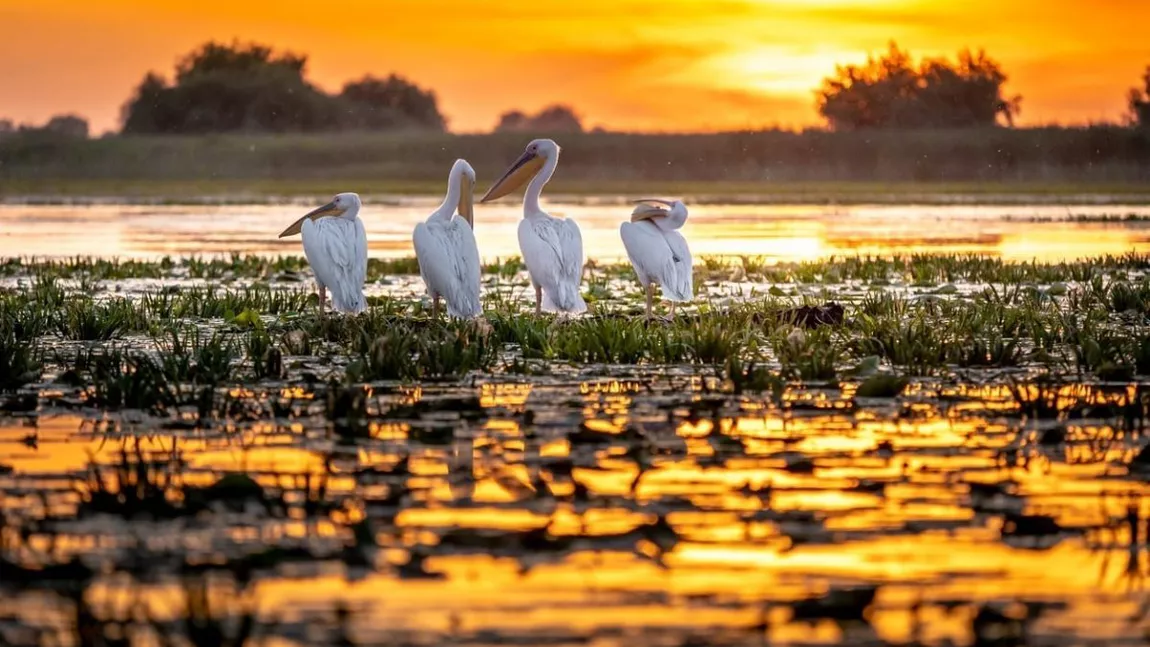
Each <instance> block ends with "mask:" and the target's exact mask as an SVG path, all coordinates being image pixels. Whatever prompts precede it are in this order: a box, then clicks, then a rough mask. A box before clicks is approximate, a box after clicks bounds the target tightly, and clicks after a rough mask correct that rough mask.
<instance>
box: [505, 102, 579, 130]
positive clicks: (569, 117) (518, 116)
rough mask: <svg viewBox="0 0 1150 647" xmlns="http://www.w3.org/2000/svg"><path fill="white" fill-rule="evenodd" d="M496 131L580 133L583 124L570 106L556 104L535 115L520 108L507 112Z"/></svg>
mask: <svg viewBox="0 0 1150 647" xmlns="http://www.w3.org/2000/svg"><path fill="white" fill-rule="evenodd" d="M495 132H533V133H580V132H583V124H582V122H581V121H580V120H579V115H577V114H575V111H574V110H572V109H571V108H570V107H568V106H565V105H562V104H554V105H551V106H548V107H546V108H544V109H543V110H540V111H539V112H538V113H536V114H535V115H534V116H531V115H527V114H524V113H523V112H520V111H518V110H512V111H509V112H505V113H503V114H502V115H500V117H499V123H498V124H496V125H495Z"/></svg>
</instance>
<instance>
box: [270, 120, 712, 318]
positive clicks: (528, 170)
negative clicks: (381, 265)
mask: <svg viewBox="0 0 1150 647" xmlns="http://www.w3.org/2000/svg"><path fill="white" fill-rule="evenodd" d="M558 165H559V145H558V144H556V143H555V142H554V141H552V140H550V139H536V140H534V141H532V142H531V143H530V144H528V145H527V148H526V150H524V151H523V154H522V155H520V156H519V159H517V160H515V162H514V163H513V164H512V165H511V166H510V167H509V168H508V169H507V171H506V172H505V173H504V174H503V176H502V177H500V178H499V179H498V180H497V181H496V182H495V184H493V185H491V188H490V189H488V190H487V193H486V194H485V195H484V196H483V198H481V199H480V202H490V201H492V200H496V199H498V198H501V197H503V196H505V195H507V194H509V193H511V192H512V191H514V190H516V189H518V188H520V187H522V186H523V185H524V184H527V190H526V191H525V192H524V194H523V220H521V221H520V222H519V250H520V252H521V253H522V255H523V262H524V264H525V265H526V266H527V273H528V274H529V275H530V277H531V285H532V286H533V287H534V288H535V313H536V314H539V313H541V312H542V311H543V310H547V311H549V312H561V313H567V314H579V313H582V312H585V311H586V310H587V304H586V303H585V302H584V301H583V296H582V295H581V294H580V289H579V288H580V284H581V283H582V279H583V236H582V234H581V233H580V232H579V225H577V224H575V221H574V220H571V219H570V218H556V217H554V216H551V215H549V214H548V213H547V212H545V211H543V210H542V209H541V208H540V207H539V198H540V196H541V195H542V193H543V187H544V186H545V185H546V184H547V182H548V181H549V180H550V179H551V176H552V175H554V174H555V169H556V167H557V166H558ZM474 187H475V170H474V169H472V168H471V165H470V164H468V163H467V161H466V160H462V159H460V160H456V161H455V164H454V166H452V167H451V173H450V175H449V176H448V180H447V195H446V197H444V199H443V203H442V204H440V206H439V208H438V209H436V210H435V211H434V212H432V214H431V215H430V216H428V218H427V220H426V221H425V222H421V223H419V224H418V225H416V226H415V230H414V231H413V232H412V237H411V238H412V243H413V245H414V247H415V255H416V258H417V259H418V261H419V274H420V276H421V277H423V282H424V284H425V285H426V286H427V293H428V294H429V295H430V296H431V298H432V315H433V316H436V317H437V316H438V315H439V300H440V299H441V298H442V299H443V300H444V301H446V302H447V314H448V316H451V317H456V318H472V317H477V316H479V315H480V314H482V312H483V308H482V304H481V302H480V295H479V293H480V289H479V273H480V266H479V248H478V246H477V245H476V243H475V232H474V226H475V218H474V210H473V197H472V196H473V190H474ZM638 202H639V204H638V206H637V207H635V210H634V211H633V212H632V214H631V221H630V222H624V223H623V224H622V225H621V226H620V227H619V236H620V237H621V238H622V239H623V246H624V247H625V248H626V249H627V257H628V258H629V259H630V260H631V265H632V266H633V267H634V268H635V274H636V275H637V276H638V278H639V282H640V284H642V285H643V288H644V290H645V291H646V294H647V316H648V317H650V316H651V310H652V302H653V300H654V286H655V284H656V283H657V284H659V285H660V286H661V287H662V289H663V297H664V298H666V299H667V300H668V301H670V302H671V316H672V317H673V316H674V315H675V303H676V302H683V301H690V300H691V299H692V296H693V289H692V282H691V278H692V277H691V272H692V268H691V251H690V249H688V247H687V241H686V239H685V238H683V235H682V234H681V233H679V231H678V230H679V229H680V228H682V226H683V224H684V223H685V222H686V221H687V207H686V206H685V205H684V204H683V203H682V202H680V201H678V200H676V201H673V202H670V201H666V200H660V199H654V198H651V199H645V200H640V201H638ZM360 206H361V204H360V200H359V196H358V195H356V194H355V193H341V194H339V195H337V196H335V198H334V199H333V200H332V201H331V202H329V203H327V204H325V205H323V206H322V207H319V208H318V209H315V210H314V211H311V212H309V213H308V214H306V215H304V216H303V217H302V218H300V219H299V220H297V221H295V222H294V223H292V225H291V226H290V227H288V228H287V229H285V230H284V231H283V233H281V234H280V236H279V237H280V238H284V237H285V236H292V235H295V234H299V233H302V234H303V251H304V255H305V256H306V257H307V260H308V263H309V264H310V265H311V267H312V270H313V271H314V272H315V281H316V285H317V286H318V288H319V309H320V314H321V315H322V314H323V311H324V300H325V298H326V294H327V291H328V290H331V302H332V307H333V308H334V309H335V310H337V311H339V312H346V313H350V314H357V313H360V312H363V311H364V310H365V309H366V308H367V299H366V298H365V297H364V294H363V283H364V280H365V279H366V277H367V234H366V233H365V231H364V227H363V221H361V220H360V219H359V209H360ZM457 213H458V216H456V214H457Z"/></svg>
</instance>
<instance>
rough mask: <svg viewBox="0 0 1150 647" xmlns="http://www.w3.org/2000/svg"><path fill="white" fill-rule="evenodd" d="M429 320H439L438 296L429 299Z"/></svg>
mask: <svg viewBox="0 0 1150 647" xmlns="http://www.w3.org/2000/svg"><path fill="white" fill-rule="evenodd" d="M431 318H432V319H439V295H438V294H437V295H435V296H434V297H432V298H431Z"/></svg>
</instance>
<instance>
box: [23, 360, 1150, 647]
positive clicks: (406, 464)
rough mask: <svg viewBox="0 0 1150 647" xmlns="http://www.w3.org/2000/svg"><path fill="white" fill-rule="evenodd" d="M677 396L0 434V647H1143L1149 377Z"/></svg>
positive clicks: (389, 401) (428, 395)
mask: <svg viewBox="0 0 1150 647" xmlns="http://www.w3.org/2000/svg"><path fill="white" fill-rule="evenodd" d="M685 383H689V382H685V381H684V380H683V379H681V378H680V379H672V378H667V377H663V376H658V375H642V374H636V375H635V376H633V377H628V378H623V379H595V380H586V381H568V382H564V381H559V380H555V379H549V380H548V379H543V378H539V379H536V380H534V381H522V382H516V381H497V380H490V381H488V382H486V383H483V384H479V385H476V386H475V387H474V388H470V387H468V388H459V387H451V386H444V385H438V386H433V385H425V386H423V387H419V388H405V387H395V388H391V387H377V388H374V389H371V390H370V391H369V392H368V398H369V401H368V403H367V406H366V410H367V411H368V417H369V418H370V419H371V425H370V432H369V433H368V434H366V435H352V436H347V435H344V434H346V433H349V432H347V431H341V429H347V427H346V426H344V427H341V426H340V425H341V424H343V423H338V422H337V421H336V420H335V419H333V418H332V417H331V416H330V415H329V413H330V411H328V412H326V413H325V411H327V410H326V409H325V408H324V405H322V404H320V403H322V402H326V401H329V398H328V396H327V394H324V393H317V394H313V393H311V392H310V391H306V390H304V392H302V393H295V394H294V395H295V396H299V397H298V399H299V400H301V401H304V402H312V403H315V406H311V405H309V406H306V407H301V408H298V409H296V410H295V413H294V414H293V415H292V416H290V417H289V418H288V419H276V418H273V417H270V416H269V417H264V418H262V419H261V418H258V417H255V418H256V419H253V420H251V421H247V422H243V423H240V422H235V423H234V424H232V425H230V426H222V425H214V424H213V425H206V424H205V425H203V427H202V428H188V427H186V426H176V427H174V428H165V427H163V426H161V425H158V424H148V423H147V421H146V420H141V419H139V417H138V416H124V417H123V418H121V417H119V416H115V415H109V416H107V417H102V418H99V419H95V420H93V419H88V418H85V417H82V416H77V415H74V414H63V413H61V412H58V411H56V412H54V411H53V410H51V407H50V406H49V407H48V409H47V410H46V412H45V413H44V414H43V415H41V416H40V417H34V418H30V419H28V420H19V419H14V418H4V419H2V421H0V515H2V518H3V520H4V524H3V526H0V570H2V572H3V573H4V577H3V578H0V591H2V592H3V595H2V596H0V638H2V639H3V640H4V641H5V642H6V643H8V644H45V643H52V644H141V645H143V644H197V645H199V644H202V645H209V644H211V645H218V644H236V645H238V644H244V643H245V642H246V641H248V640H255V639H256V638H257V637H263V638H264V639H267V640H270V641H271V642H277V643H280V644H356V643H371V644H396V645H398V644H411V643H428V644H443V643H447V642H463V643H468V644H480V645H483V644H500V643H506V642H507V641H514V642H516V643H517V644H527V643H534V642H547V643H548V644H587V643H593V644H603V645H624V644H628V645H662V644H694V643H691V641H692V640H703V639H705V640H706V641H709V642H710V643H711V644H716V643H717V644H760V643H761V642H762V641H764V640H768V639H769V640H770V641H771V642H772V643H783V644H795V643H804V644H810V643H816V644H817V643H833V642H839V641H845V642H859V641H885V642H887V643H891V642H897V643H905V642H908V641H920V642H923V643H926V644H946V643H947V642H948V641H949V642H951V643H958V644H971V643H976V642H978V641H979V640H981V639H985V638H987V637H988V636H991V635H1007V636H1009V635H1013V633H1019V635H1021V634H1022V633H1025V634H1026V635H1028V636H1030V637H1031V639H1032V640H1034V641H1036V642H1040V643H1043V644H1060V641H1061V642H1067V643H1069V642H1072V641H1076V640H1082V641H1095V642H1097V643H1104V642H1105V641H1108V640H1114V639H1117V638H1119V637H1125V636H1128V635H1130V633H1131V632H1132V631H1136V632H1141V631H1142V630H1143V629H1144V628H1148V627H1150V624H1148V622H1150V620H1148V619H1147V618H1145V617H1144V616H1145V609H1146V608H1150V607H1147V603H1148V602H1150V598H1148V597H1147V596H1146V595H1145V594H1144V588H1143V585H1144V582H1145V577H1146V574H1147V571H1148V570H1150V565H1148V562H1150V558H1148V556H1147V555H1146V554H1145V550H1144V548H1145V546H1146V544H1147V541H1148V539H1150V521H1148V520H1150V505H1148V503H1150V499H1148V498H1147V495H1148V494H1150V492H1148V491H1147V481H1146V479H1145V476H1144V474H1145V473H1146V472H1145V470H1146V467H1145V463H1147V462H1150V461H1146V460H1145V459H1136V458H1134V455H1135V454H1137V450H1138V448H1139V447H1140V446H1141V445H1142V444H1143V441H1142V440H1141V437H1142V434H1144V432H1145V429H1144V428H1143V424H1144V423H1143V422H1142V421H1144V420H1145V414H1146V411H1145V410H1144V406H1145V405H1144V402H1145V400H1146V394H1147V392H1148V391H1147V387H1146V386H1145V385H1133V386H1114V387H1110V386H1103V387H1092V386H1084V385H1072V386H1066V385H1058V384H1048V383H1036V384H1033V385H1024V386H1022V387H1015V386H1009V385H1001V384H991V385H979V386H971V385H963V384H942V383H930V382H921V383H918V384H916V385H914V386H913V387H912V388H911V389H909V390H908V391H907V393H908V395H907V396H906V399H905V400H904V401H903V402H901V403H897V402H895V401H894V400H891V401H889V402H888V403H887V404H880V403H871V404H869V405H867V406H866V407H856V406H850V407H848V406H845V404H847V403H849V402H850V397H851V396H850V393H851V390H850V389H845V390H839V389H802V388H792V389H791V390H789V391H788V392H787V393H785V394H784V397H783V398H781V399H779V400H772V399H767V398H757V397H749V396H735V395H732V394H728V393H722V392H717V391H715V390H714V389H713V388H707V389H703V390H690V389H687V390H684V389H683V385H684V384H685ZM257 391H258V389H257ZM277 392H278V391H273V393H277ZM261 396H262V394H261V393H256V394H255V397H254V399H255V400H256V401H257V402H259V401H261V399H262V401H266V400H267V398H261ZM1036 402H1046V403H1049V407H1050V409H1049V411H1046V410H1044V409H1041V408H1035V404H1034V403H1036ZM49 404H50V403H49ZM267 406H268V407H270V406H271V405H270V404H269V405H267ZM269 410H270V409H269ZM129 419H130V420H131V422H129ZM1052 430H1056V431H1052Z"/></svg>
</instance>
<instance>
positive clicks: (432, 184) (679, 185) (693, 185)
mask: <svg viewBox="0 0 1150 647" xmlns="http://www.w3.org/2000/svg"><path fill="white" fill-rule="evenodd" d="M480 184H481V185H482V184H483V181H481V182H480ZM485 186H486V185H484V186H483V187H481V188H484V187H485ZM547 188H548V194H549V195H551V196H552V198H553V199H554V198H562V197H563V196H570V197H573V198H579V197H583V196H596V195H620V196H632V197H634V196H662V195H671V196H684V197H685V198H687V199H690V200H692V201H693V202H696V203H700V202H727V201H734V202H754V203H758V204H843V205H849V204H905V203H907V202H908V201H913V202H915V203H919V204H950V203H953V202H954V201H956V200H958V199H961V200H963V201H964V203H973V204H1003V203H1005V204H1011V203H1016V202H1023V201H1026V202H1044V201H1057V202H1059V203H1075V202H1082V203H1092V202H1094V200H1095V196H1099V195H1101V196H1107V197H1109V198H1111V199H1113V200H1115V201H1121V202H1122V203H1124V204H1139V205H1140V204H1150V185H1148V184H1147V183H1146V182H1138V181H1131V182H1075V181H1066V182H1062V181H1022V180H1020V181H1010V182H978V181H968V182H938V181H853V182H852V181H821V182H819V181H806V182H775V181H770V180H763V181H756V180H712V181H699V180H657V179H656V180H647V179H636V180H611V179H603V180H579V179H562V178H556V179H555V180H553V181H552V182H551V183H549V184H548V185H547ZM341 191H355V192H357V193H359V194H361V195H363V196H365V198H370V197H371V196H380V195H426V196H433V195H440V194H441V193H443V191H444V183H443V182H442V181H439V180H436V179H427V180H397V179H381V178H378V177H358V176H348V177H341V178H335V179H322V180H317V179H291V178H284V179H267V178H258V179H250V180H245V179H215V178H213V179H145V178H128V179H119V178H109V179H84V178H72V179H70V178H51V179H48V178H43V179H41V178H14V179H11V180H5V181H3V183H0V201H7V202H12V201H22V200H25V199H31V200H34V201H37V202H55V201H60V200H74V199H84V198H120V199H124V200H128V201H145V202H149V203H153V202H158V203H162V204H196V203H201V202H213V203H230V204H258V203H264V202H274V201H276V200H279V199H283V198H315V197H324V196H330V195H334V194H335V193H339V192H341Z"/></svg>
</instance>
